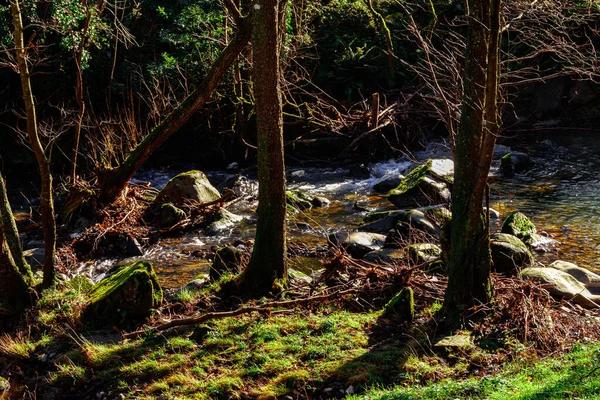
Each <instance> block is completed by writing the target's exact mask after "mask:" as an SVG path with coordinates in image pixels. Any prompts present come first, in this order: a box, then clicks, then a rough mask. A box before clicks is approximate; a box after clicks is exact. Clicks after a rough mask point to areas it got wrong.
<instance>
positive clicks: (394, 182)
mask: <svg viewBox="0 0 600 400" xmlns="http://www.w3.org/2000/svg"><path fill="white" fill-rule="evenodd" d="M404 178H405V176H404V175H401V174H398V175H394V176H390V177H389V178H385V179H383V180H381V181H379V182H377V183H376V184H375V185H374V186H373V191H374V192H376V193H381V194H385V193H387V192H389V191H390V190H392V189H395V188H397V187H398V185H400V183H401V182H402V180H403V179H404Z"/></svg>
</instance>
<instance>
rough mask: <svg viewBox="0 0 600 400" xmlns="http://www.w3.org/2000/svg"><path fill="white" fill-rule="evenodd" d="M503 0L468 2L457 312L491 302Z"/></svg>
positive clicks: (451, 305) (449, 298) (458, 178)
mask: <svg viewBox="0 0 600 400" xmlns="http://www.w3.org/2000/svg"><path fill="white" fill-rule="evenodd" d="M500 4H501V0H468V1H467V23H468V33H467V47H466V50H465V64H464V94H463V99H462V105H461V118H460V123H459V127H458V135H457V137H456V149H455V160H454V163H455V173H454V190H453V193H452V229H451V231H452V232H451V236H450V256H449V266H448V288H447V290H446V296H445V300H444V305H445V307H446V308H447V309H448V310H451V311H453V312H455V311H460V310H463V309H465V308H468V307H470V306H472V305H474V304H477V303H478V302H480V303H485V302H487V301H488V300H489V299H490V297H491V295H492V288H491V283H490V266H491V256H490V242H489V220H488V217H487V216H486V214H485V213H484V211H483V207H482V204H483V200H484V198H485V191H486V188H487V176H488V173H489V170H490V164H491V160H492V154H493V151H494V145H495V142H496V137H497V133H498V112H497V96H498V37H499V33H500V10H501V8H500Z"/></svg>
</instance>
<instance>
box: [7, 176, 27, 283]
mask: <svg viewBox="0 0 600 400" xmlns="http://www.w3.org/2000/svg"><path fill="white" fill-rule="evenodd" d="M0 222H1V226H2V231H3V233H4V237H5V240H6V243H7V245H8V248H9V249H10V253H11V256H12V259H13V261H14V263H15V265H16V266H17V269H18V271H19V272H20V273H21V274H22V275H23V278H24V279H25V280H26V281H27V283H28V284H31V283H32V282H33V274H32V273H31V269H30V268H29V265H27V263H26V262H25V257H23V248H22V247H21V241H20V240H19V231H18V229H17V224H16V222H15V218H14V216H13V213H12V209H11V207H10V203H9V202H8V196H7V195H6V184H5V183H4V178H3V177H2V175H1V174H0Z"/></svg>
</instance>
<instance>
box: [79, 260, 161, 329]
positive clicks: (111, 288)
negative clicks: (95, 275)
mask: <svg viewBox="0 0 600 400" xmlns="http://www.w3.org/2000/svg"><path fill="white" fill-rule="evenodd" d="M89 298H90V300H89V302H88V304H87V306H86V307H85V309H84V311H83V314H82V319H83V321H84V322H85V323H87V324H89V325H93V326H97V327H100V326H122V325H128V324H131V323H132V322H137V321H139V320H141V319H143V318H145V317H147V316H148V315H149V314H150V310H152V309H153V308H157V307H158V306H159V305H160V303H161V302H162V300H163V292H162V289H161V287H160V285H159V283H158V279H157V278H156V274H155V273H154V270H153V268H152V265H151V264H150V263H148V262H144V261H138V262H136V263H134V264H131V265H129V266H127V267H124V268H122V269H121V270H119V271H118V272H116V273H114V274H112V275H110V276H109V277H107V278H105V279H103V280H101V281H100V282H98V283H97V284H96V285H94V287H92V290H91V291H90V293H89Z"/></svg>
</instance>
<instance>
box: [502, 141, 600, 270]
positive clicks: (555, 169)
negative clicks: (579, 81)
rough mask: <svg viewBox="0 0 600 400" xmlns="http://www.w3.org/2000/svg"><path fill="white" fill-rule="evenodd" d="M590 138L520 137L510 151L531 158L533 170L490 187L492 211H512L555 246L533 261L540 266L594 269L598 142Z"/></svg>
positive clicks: (599, 250) (599, 238) (598, 234)
mask: <svg viewBox="0 0 600 400" xmlns="http://www.w3.org/2000/svg"><path fill="white" fill-rule="evenodd" d="M594 135H597V133H577V132H576V133H572V132H566V133H563V134H555V135H552V136H551V137H549V136H548V135H544V136H541V135H539V136H535V137H529V138H524V139H522V141H521V142H520V143H517V144H515V146H521V148H522V149H523V150H524V151H527V152H528V153H529V154H531V155H532V156H533V158H534V160H535V162H536V166H535V168H534V169H533V170H532V171H530V172H528V173H527V174H526V175H525V176H521V177H517V178H515V179H501V180H499V181H498V182H497V183H496V184H494V185H493V198H494V205H493V206H494V207H496V208H498V210H499V211H500V212H501V213H502V214H505V213H506V212H509V211H512V210H517V209H518V210H519V211H521V212H523V213H524V214H526V215H527V216H529V217H530V218H531V220H532V221H533V222H534V224H535V225H536V226H537V228H538V231H546V232H548V233H549V234H551V235H552V236H553V237H554V238H555V239H557V240H558V241H559V242H560V244H559V245H558V248H557V251H556V252H554V253H548V254H544V255H538V256H537V259H538V260H539V261H541V262H543V263H550V262H552V261H554V260H557V259H562V260H565V261H570V262H574V263H576V264H578V265H580V266H582V267H587V268H591V269H595V270H599V269H600V263H599V262H597V261H596V259H597V258H598V256H599V255H600V198H599V197H598V195H599V194H600V180H599V177H598V175H597V171H598V170H599V169H600V141H598V140H597V138H595V137H594Z"/></svg>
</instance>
